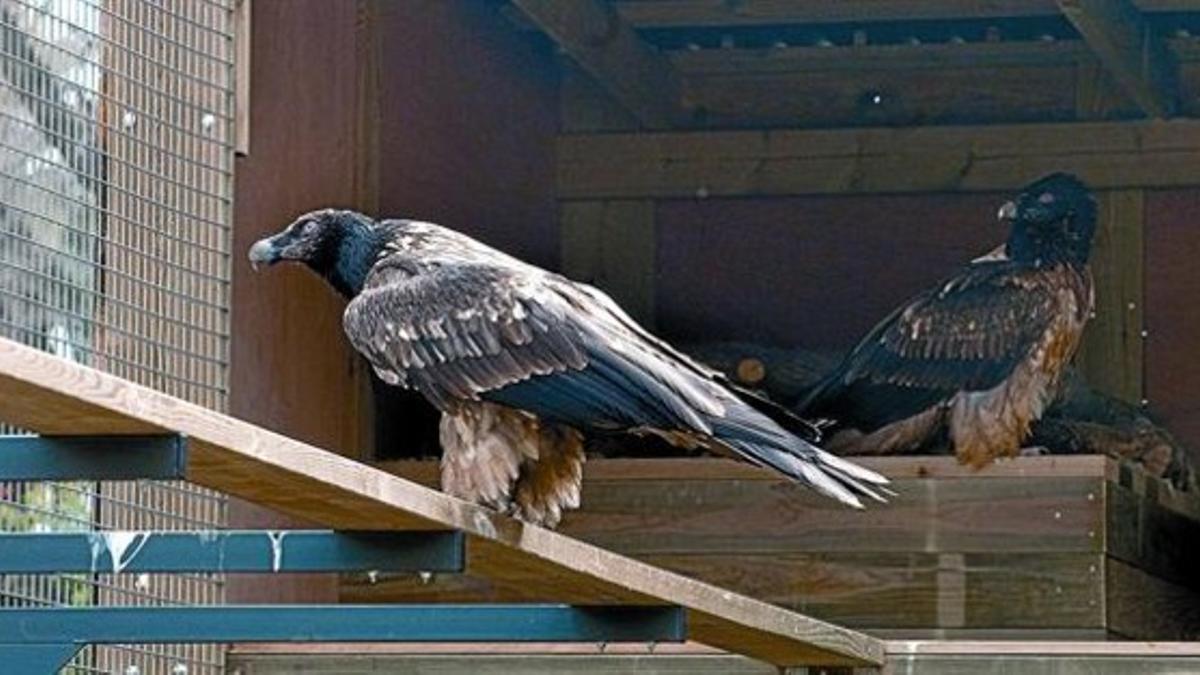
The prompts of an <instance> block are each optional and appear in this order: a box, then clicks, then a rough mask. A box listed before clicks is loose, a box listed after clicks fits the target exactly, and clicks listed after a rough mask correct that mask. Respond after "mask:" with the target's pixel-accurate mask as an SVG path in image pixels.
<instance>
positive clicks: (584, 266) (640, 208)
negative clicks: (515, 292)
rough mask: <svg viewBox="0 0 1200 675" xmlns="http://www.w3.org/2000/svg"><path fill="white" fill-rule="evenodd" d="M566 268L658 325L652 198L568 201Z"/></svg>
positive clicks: (565, 206)
mask: <svg viewBox="0 0 1200 675" xmlns="http://www.w3.org/2000/svg"><path fill="white" fill-rule="evenodd" d="M561 213H562V217H561V228H562V235H561V239H562V271H563V273H564V274H566V275H567V276H569V277H571V278H572V279H575V280H577V281H583V282H586V283H589V284H593V285H595V286H597V287H599V288H601V289H603V290H604V291H605V292H607V293H608V294H609V295H611V296H612V297H613V299H614V300H616V301H617V304H619V305H621V307H623V308H624V309H625V310H626V311H628V312H629V314H630V315H631V316H632V317H633V318H634V319H637V320H638V321H639V322H641V323H642V324H643V325H646V326H651V327H652V326H653V325H654V275H655V252H656V250H657V242H656V232H655V228H654V202H652V201H650V200H636V201H632V200H615V201H608V202H568V203H565V204H563V205H562V209H561Z"/></svg>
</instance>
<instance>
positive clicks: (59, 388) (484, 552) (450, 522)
mask: <svg viewBox="0 0 1200 675" xmlns="http://www.w3.org/2000/svg"><path fill="white" fill-rule="evenodd" d="M0 420H3V421H4V422H6V423H10V424H14V425H16V426H19V427H22V428H25V429H29V430H32V431H35V432H38V433H42V434H59V435H122V434H152V433H163V432H167V433H178V434H183V435H186V436H187V437H188V439H189V443H190V448H189V450H190V452H189V457H188V467H187V476H188V478H189V480H191V481H193V482H196V483H198V484H201V485H204V486H207V487H210V488H213V489H217V490H220V491H222V492H225V493H228V494H231V495H234V496H238V497H241V498H244V499H248V500H250V501H254V502H256V503H258V504H261V505H264V506H268V507H271V508H275V509H278V510H280V511H282V512H284V513H287V514H289V515H293V516H296V517H300V518H304V519H307V520H309V521H313V522H317V523H320V524H322V525H325V526H327V527H332V528H336V529H348V530H356V529H401V530H445V529H451V530H461V531H462V532H464V533H465V534H466V535H467V537H468V552H467V553H468V561H467V569H468V571H469V572H471V573H473V574H477V575H480V576H483V577H486V578H489V579H494V580H498V581H501V582H503V583H509V584H514V585H522V586H525V587H528V588H538V589H541V590H542V591H543V592H544V593H546V594H547V595H548V596H554V597H555V598H556V599H557V600H558V601H561V602H572V603H585V604H587V603H590V604H610V603H621V602H624V603H642V604H668V605H679V606H681V607H684V608H685V609H686V610H687V619H688V627H689V635H690V637H691V638H692V639H696V640H698V641H702V642H705V643H706V644H711V645H713V646H716V647H720V648H723V649H729V650H733V651H736V652H738V653H743V654H747V655H751V656H754V657H755V658H760V659H763V660H766V661H769V662H771V663H774V664H776V665H801V664H825V665H829V664H834V665H854V664H878V663H880V662H881V660H882V653H883V646H882V644H881V643H880V642H879V641H877V640H875V639H873V638H870V637H867V636H865V635H862V634H860V633H856V632H854V631H849V630H845V629H842V628H838V627H836V626H832V625H829V624H826V623H824V622H820V621H817V620H814V619H811V618H808V617H805V616H802V615H800V614H796V613H794V612H788V611H786V610H783V609H780V608H777V607H773V606H771V605H769V604H766V603H764V602H762V601H759V600H753V599H750V598H747V597H744V596H739V595H737V594H734V593H732V592H730V591H726V590H723V589H720V588H716V587H714V586H711V585H708V584H704V583H701V582H697V581H693V580H690V579H687V578H685V577H681V576H679V575H677V574H673V573H670V572H667V571H664V570H661V569H658V568H655V567H652V566H649V565H646V564H644V563H639V562H636V561H634V560H631V559H629V558H625V557H623V556H621V555H617V554H615V553H611V552H609V551H606V550H604V549H600V548H597V547H595V546H592V545H589V544H585V543H583V542H580V541H577V540H575V539H571V538H569V537H567V536H564V535H561V534H558V533H555V532H552V531H549V530H544V529H541V528H538V527H532V526H528V525H524V524H522V523H520V522H518V521H515V520H513V519H511V518H508V517H506V516H503V515H500V514H498V513H496V512H494V511H491V510H488V509H484V508H482V507H479V506H477V505H474V504H469V503H466V502H463V501H460V500H457V499H454V498H452V497H449V496H447V495H444V494H442V493H440V492H437V491H434V490H431V489H429V488H426V487H423V486H421V485H417V484H415V483H412V482H410V481H406V480H403V479H401V478H398V477H396V476H392V475H389V474H387V473H385V472H382V471H379V470H377V469H373V468H371V467H368V466H365V465H362V464H359V463H358V462H354V461H352V460H350V459H347V458H344V457H341V456H338V455H336V454H334V453H331V452H326V451H324V450H320V449H317V448H314V447H312V446H309V445H306V444H304V443H300V442H298V441H295V440H292V439H290V438H286V437H284V436H280V435H278V434H275V433H272V432H270V431H267V430H266V429H261V428H258V427H255V426H253V425H251V424H248V423H245V422H242V421H240V420H237V419H234V418H232V417H228V416H226V415H222V414H219V413H215V412H213V411H211V410H208V409H205V408H202V407H200V406H197V405H194V404H191V403H187V402H185V401H182V400H179V399H176V398H172V397H170V396H167V395H165V394H162V393H160V392H157V391H154V390H152V389H148V388H145V387H141V386H137V385H134V384H132V383H130V382H127V381H124V380H121V379H120V378H117V377H113V376H111V375H107V374H105V373H101V372H99V371H96V370H93V369H91V368H86V367H83V366H80V365H77V364H74V363H71V362H68V361H65V360H63V359H59V358H57V357H54V356H50V355H48V354H46V353H43V352H40V351H37V350H35V349H31V348H29V347H25V346H23V345H19V344H17V343H15V342H12V341H9V340H0Z"/></svg>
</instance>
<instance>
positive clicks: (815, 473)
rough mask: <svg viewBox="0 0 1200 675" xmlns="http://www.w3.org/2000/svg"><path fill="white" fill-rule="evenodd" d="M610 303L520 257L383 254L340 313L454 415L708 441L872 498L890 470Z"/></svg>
mask: <svg viewBox="0 0 1200 675" xmlns="http://www.w3.org/2000/svg"><path fill="white" fill-rule="evenodd" d="M614 307H615V305H614V304H613V303H612V301H611V300H609V299H608V298H607V297H606V296H604V295H603V294H602V293H599V292H598V291H596V290H595V289H591V288H588V287H586V286H583V285H580V284H574V283H571V282H569V281H567V280H565V279H562V278H561V277H557V276H554V275H551V274H548V273H545V272H541V271H539V270H536V269H534V268H530V267H528V266H524V265H509V264H503V261H501V262H479V261H477V260H471V261H467V260H458V261H455V262H453V263H452V264H445V265H442V266H439V267H434V268H428V267H426V269H424V271H421V272H420V273H411V272H410V271H406V270H405V269H404V268H403V267H402V266H400V265H389V264H388V263H387V261H386V260H385V261H384V262H382V263H380V264H379V265H377V269H376V270H375V271H374V272H373V273H372V275H371V277H370V278H369V279H368V281H367V284H366V286H365V288H364V290H363V292H362V293H360V294H359V295H358V297H356V298H355V299H354V300H353V301H351V303H350V304H349V306H348V307H347V308H346V314H345V317H344V319H343V323H344V326H345V329H346V333H347V335H348V336H349V337H350V340H351V342H352V343H353V344H354V346H355V347H356V348H357V349H358V350H359V351H360V352H362V353H363V354H364V355H365V356H366V357H367V358H368V359H369V360H370V361H371V363H372V365H373V366H374V367H375V369H376V371H377V372H378V373H379V374H380V376H381V377H382V378H383V379H384V380H385V381H389V382H392V383H394V384H404V385H406V386H410V387H413V388H415V389H417V390H419V391H420V392H421V393H422V394H424V395H425V396H426V397H427V398H428V399H429V400H430V401H431V402H432V403H433V404H434V405H436V406H438V407H439V408H441V409H442V410H443V411H446V412H449V413H452V414H453V413H455V411H456V409H457V408H458V407H459V406H461V405H462V402H464V401H477V400H483V401H487V402H491V403H497V404H500V405H503V406H507V407H509V408H514V409H516V410H523V411H527V412H529V413H532V414H533V415H536V416H537V417H538V418H540V419H544V420H548V421H551V422H557V423H561V424H565V425H567V426H570V427H572V428H575V429H580V430H589V429H590V430H596V429H600V430H604V429H609V430H613V431H635V432H648V433H656V434H659V435H662V436H664V437H666V438H668V439H673V440H676V441H678V442H683V443H697V444H701V445H706V447H707V446H710V445H711V444H712V443H717V444H718V445H719V446H720V447H721V448H723V449H725V450H728V451H732V452H734V453H736V454H738V455H740V456H742V457H743V458H745V459H747V460H748V461H751V462H754V463H757V464H760V465H766V466H771V467H773V468H775V469H776V470H778V471H781V472H783V473H785V474H787V475H789V476H792V477H793V478H795V479H796V480H799V481H801V482H803V483H806V484H808V485H811V486H813V487H814V488H815V489H817V490H819V491H821V492H823V493H825V494H827V495H830V496H832V497H834V498H836V499H839V500H841V501H843V502H845V503H848V504H853V505H856V506H857V505H860V502H859V499H858V497H857V496H856V495H867V496H870V497H873V498H876V499H879V498H880V495H879V486H880V485H882V484H884V483H886V482H887V481H886V479H884V478H883V477H881V476H879V475H877V474H875V473H873V472H870V471H866V470H864V469H862V468H860V467H857V466H855V465H853V464H850V463H848V462H845V461H844V460H841V459H840V458H837V457H834V456H832V455H830V454H828V453H826V452H824V451H822V450H821V449H820V448H817V447H815V446H812V445H811V444H809V443H808V442H806V441H805V440H804V439H802V438H800V437H798V436H795V435H793V434H791V433H789V432H788V431H786V430H785V429H784V428H782V427H780V426H779V425H778V424H777V423H776V422H774V421H773V420H771V419H770V418H768V417H766V416H764V415H763V414H761V413H759V412H758V411H756V410H754V409H753V408H751V407H750V406H749V405H747V404H745V403H743V402H742V401H741V400H740V399H738V398H737V397H735V396H734V395H733V394H732V393H730V392H729V391H727V390H726V389H725V388H724V387H722V386H721V385H720V383H719V382H718V381H716V380H715V379H713V378H711V377H707V376H706V375H707V374H708V373H710V372H711V371H708V370H707V369H705V368H703V367H702V366H699V365H698V364H695V363H694V362H691V361H690V360H687V359H686V357H681V356H676V354H675V353H674V351H673V350H670V351H667V350H664V349H663V348H662V346H661V345H662V343H660V342H658V341H657V340H656V339H650V338H647V337H645V334H644V333H643V332H642V331H641V329H640V328H637V329H634V328H631V327H630V324H632V322H631V321H630V320H629V319H628V317H626V316H625V315H624V313H623V312H620V310H619V309H613V308H614ZM634 325H635V324H634ZM714 439H715V440H714Z"/></svg>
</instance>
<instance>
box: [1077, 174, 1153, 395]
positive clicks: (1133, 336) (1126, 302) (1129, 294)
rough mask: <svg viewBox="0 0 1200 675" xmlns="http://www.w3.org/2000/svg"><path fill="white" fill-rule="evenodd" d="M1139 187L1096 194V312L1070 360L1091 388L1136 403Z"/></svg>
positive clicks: (1141, 283)
mask: <svg viewBox="0 0 1200 675" xmlns="http://www.w3.org/2000/svg"><path fill="white" fill-rule="evenodd" d="M1143 195H1144V192H1143V191H1142V190H1112V191H1106V192H1103V193H1101V194H1099V195H1098V196H1097V201H1098V202H1099V209H1098V211H1099V213H1098V216H1099V218H1098V223H1097V229H1096V240H1095V244H1094V246H1093V253H1092V257H1091V266H1092V273H1093V275H1094V277H1095V279H1096V316H1095V318H1094V319H1092V321H1091V322H1090V323H1089V324H1088V327H1087V330H1086V332H1085V333H1084V336H1083V345H1082V347H1081V349H1080V353H1079V356H1078V358H1077V360H1076V363H1077V364H1078V367H1079V369H1080V370H1081V371H1082V372H1083V374H1084V378H1085V379H1086V380H1087V382H1088V384H1089V385H1091V386H1092V387H1094V388H1095V389H1096V390H1097V391H1101V392H1104V393H1105V394H1108V395H1110V396H1115V397H1116V398H1119V399H1122V400H1124V401H1126V402H1128V403H1132V404H1134V405H1137V404H1139V403H1140V402H1141V400H1142V395H1143V381H1144V353H1145V338H1144V337H1142V329H1143V328H1144V325H1145V310H1144V307H1143V306H1144V304H1145V275H1144V274H1143V269H1144V264H1143V263H1144V260H1143V258H1144V249H1145V245H1144V241H1143V239H1144V230H1145V216H1144V211H1145V206H1144V202H1145V199H1144V196H1143Z"/></svg>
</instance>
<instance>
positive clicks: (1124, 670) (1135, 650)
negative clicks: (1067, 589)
mask: <svg viewBox="0 0 1200 675" xmlns="http://www.w3.org/2000/svg"><path fill="white" fill-rule="evenodd" d="M228 664H229V667H230V669H231V670H240V671H241V672H243V673H245V675H285V674H290V673H294V672H296V671H297V670H298V669H303V671H304V672H305V673H309V674H310V675H340V674H342V673H352V672H354V673H357V672H372V673H374V672H381V673H383V672H388V673H391V672H396V673H407V672H422V673H424V672H429V673H438V675H506V674H507V673H514V672H517V673H522V674H523V675H561V674H564V673H604V674H606V675H616V674H617V673H632V672H636V673H639V675H684V674H686V675H777V672H778V671H777V669H775V668H773V667H771V666H769V665H766V664H764V663H762V662H759V661H752V660H750V659H746V658H743V657H740V656H735V655H731V654H723V653H720V652H717V651H715V650H712V649H706V648H703V647H699V646H697V645H692V644H685V645H662V646H661V647H659V648H657V649H655V650H654V651H653V652H650V651H648V650H647V649H645V648H644V647H638V646H621V647H610V648H608V649H606V650H604V651H603V652H601V651H600V650H599V649H597V648H596V647H595V646H593V645H561V644H557V645H551V644H547V645H532V646H530V645H522V646H520V647H519V648H518V647H513V646H512V645H502V644H477V645H469V646H466V647H464V646H463V645H447V644H427V645H381V644H377V645H362V644H355V645H337V644H331V645H305V646H296V645H282V644H279V645H253V646H248V645H247V646H241V645H239V646H235V647H234V649H233V650H232V651H231V652H230V654H229V659H228ZM847 670H850V669H847ZM828 672H829V670H828V669H822V668H810V669H808V671H807V673H808V675H821V674H822V673H828ZM854 672H855V673H857V674H859V675H868V674H870V675H1183V674H1184V673H1197V672H1200V646H1197V645H1196V644H1195V643H1181V642H1159V643H1154V642H1122V643H1104V642H944V641H930V642H888V643H887V664H886V665H885V666H883V667H882V668H878V669H876V668H864V669H861V670H860V669H854ZM796 675H800V674H799V673H797V674H796Z"/></svg>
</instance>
